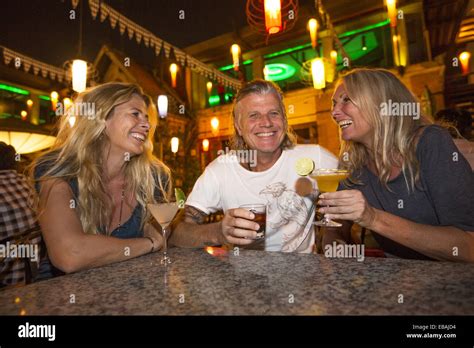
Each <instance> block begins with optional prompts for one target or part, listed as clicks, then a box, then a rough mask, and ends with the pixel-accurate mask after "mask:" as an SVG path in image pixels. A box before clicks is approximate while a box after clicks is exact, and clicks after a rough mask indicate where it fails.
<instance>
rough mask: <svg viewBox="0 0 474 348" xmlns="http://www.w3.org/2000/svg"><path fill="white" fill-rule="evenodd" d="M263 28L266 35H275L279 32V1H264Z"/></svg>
mask: <svg viewBox="0 0 474 348" xmlns="http://www.w3.org/2000/svg"><path fill="white" fill-rule="evenodd" d="M264 8H265V28H266V30H267V33H268V34H270V35H271V34H276V33H278V32H279V31H280V30H281V2H280V0H265V3H264Z"/></svg>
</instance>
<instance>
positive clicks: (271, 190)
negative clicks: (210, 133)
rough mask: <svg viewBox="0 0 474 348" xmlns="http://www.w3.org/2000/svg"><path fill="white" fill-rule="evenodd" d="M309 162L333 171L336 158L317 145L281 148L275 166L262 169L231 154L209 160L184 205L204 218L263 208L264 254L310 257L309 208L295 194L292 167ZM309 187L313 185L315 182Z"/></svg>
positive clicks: (306, 199) (313, 238) (305, 202)
mask: <svg viewBox="0 0 474 348" xmlns="http://www.w3.org/2000/svg"><path fill="white" fill-rule="evenodd" d="M303 157H304V158H311V159H312V160H313V161H314V164H315V167H316V168H337V165H338V160H337V158H336V157H335V156H334V155H333V154H332V153H331V152H329V151H328V150H326V149H325V148H323V147H321V146H319V145H297V146H295V147H294V148H293V149H289V150H284V151H283V152H282V154H281V156H280V158H279V159H278V160H277V161H276V162H275V164H274V165H273V166H272V167H271V168H269V169H267V170H265V171H263V172H252V171H249V170H247V169H245V168H244V167H243V166H242V165H241V164H240V163H239V161H238V157H237V156H235V155H232V154H230V153H229V154H225V155H221V156H219V157H218V158H216V159H215V160H214V161H212V162H211V163H210V164H209V165H208V166H207V167H206V169H205V171H204V173H203V174H202V175H201V176H200V177H199V179H198V180H197V181H196V183H195V184H194V188H193V191H192V192H191V194H190V195H189V197H188V200H187V201H186V204H187V205H190V206H193V207H195V208H197V209H199V210H201V211H202V212H204V213H205V214H212V213H215V212H216V211H219V210H223V211H224V213H225V212H226V211H227V210H228V209H233V208H238V207H239V206H241V205H242V204H255V203H262V204H267V224H266V233H265V239H264V243H265V250H267V251H285V252H290V251H297V252H303V253H309V252H311V251H312V248H313V245H314V240H315V236H314V228H313V224H312V223H313V219H314V214H315V212H314V209H313V211H312V213H311V216H309V217H308V214H309V212H310V211H311V204H312V202H311V200H310V199H309V198H307V197H305V198H303V197H301V196H299V195H298V194H297V193H296V192H295V184H296V181H297V180H298V179H299V178H300V176H299V175H298V174H297V173H296V170H295V163H296V161H297V160H298V159H299V158H303ZM311 181H312V182H313V187H314V188H316V187H317V185H316V183H315V181H313V180H311Z"/></svg>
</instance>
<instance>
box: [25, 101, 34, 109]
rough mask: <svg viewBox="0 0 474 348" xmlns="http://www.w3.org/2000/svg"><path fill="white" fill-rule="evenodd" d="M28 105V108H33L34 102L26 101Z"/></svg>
mask: <svg viewBox="0 0 474 348" xmlns="http://www.w3.org/2000/svg"><path fill="white" fill-rule="evenodd" d="M26 105H28V107H29V108H31V107H32V106H33V100H31V99H28V100H27V101H26Z"/></svg>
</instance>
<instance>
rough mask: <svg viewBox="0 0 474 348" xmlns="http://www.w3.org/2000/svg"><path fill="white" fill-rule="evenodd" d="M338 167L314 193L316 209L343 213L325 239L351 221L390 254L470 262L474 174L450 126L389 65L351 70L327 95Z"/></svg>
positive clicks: (343, 231)
mask: <svg viewBox="0 0 474 348" xmlns="http://www.w3.org/2000/svg"><path fill="white" fill-rule="evenodd" d="M332 100H333V107H332V116H333V119H334V121H335V122H336V123H337V124H338V125H339V127H340V137H341V142H342V147H341V153H340V167H342V168H345V169H347V170H349V173H350V174H349V178H348V180H346V181H345V182H344V183H342V184H341V186H340V188H339V191H338V192H333V193H324V194H323V195H321V196H320V200H319V202H318V203H319V204H320V205H321V208H320V209H319V211H320V212H321V213H324V214H325V215H326V216H327V217H328V218H334V219H341V220H343V227H341V228H338V229H335V228H326V231H325V237H324V242H323V243H324V244H326V245H327V244H330V243H332V242H333V241H334V240H335V239H338V238H342V239H346V240H349V235H350V227H351V226H352V223H353V222H356V223H357V224H359V225H360V226H362V227H365V228H367V229H369V230H371V231H372V233H373V235H374V238H375V239H376V241H377V242H378V244H379V245H380V246H381V248H382V249H383V250H384V251H385V253H386V254H387V255H388V256H397V257H402V258H411V259H428V260H451V261H467V262H473V261H474V232H473V231H474V190H473V189H472V188H473V187H474V177H473V174H472V172H471V169H470V167H469V164H468V162H467V161H466V159H465V158H464V157H463V156H462V154H461V153H459V152H458V150H457V148H456V146H455V145H454V143H453V141H452V139H451V136H450V135H449V133H448V132H447V131H446V130H445V129H443V128H441V127H439V126H435V125H433V124H432V122H431V121H430V120H429V119H428V118H427V117H425V116H423V115H421V107H420V103H419V102H418V101H417V99H416V98H415V97H414V96H413V94H412V93H411V92H410V91H409V90H408V88H407V87H405V85H403V83H402V82H401V81H400V80H399V79H398V78H397V77H396V76H395V75H394V74H392V73H391V72H390V71H388V70H383V69H355V70H353V71H351V72H349V73H348V74H347V75H345V76H343V77H342V78H341V79H340V81H339V82H338V84H337V85H336V88H335V91H334V94H333V99H332Z"/></svg>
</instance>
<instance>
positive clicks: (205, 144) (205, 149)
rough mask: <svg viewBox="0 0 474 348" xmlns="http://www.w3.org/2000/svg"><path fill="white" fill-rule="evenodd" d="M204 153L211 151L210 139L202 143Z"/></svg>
mask: <svg viewBox="0 0 474 348" xmlns="http://www.w3.org/2000/svg"><path fill="white" fill-rule="evenodd" d="M202 151H204V152H207V151H209V139H204V140H203V141H202Z"/></svg>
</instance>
